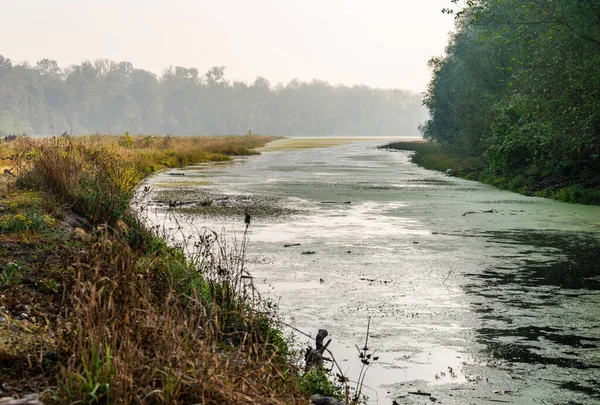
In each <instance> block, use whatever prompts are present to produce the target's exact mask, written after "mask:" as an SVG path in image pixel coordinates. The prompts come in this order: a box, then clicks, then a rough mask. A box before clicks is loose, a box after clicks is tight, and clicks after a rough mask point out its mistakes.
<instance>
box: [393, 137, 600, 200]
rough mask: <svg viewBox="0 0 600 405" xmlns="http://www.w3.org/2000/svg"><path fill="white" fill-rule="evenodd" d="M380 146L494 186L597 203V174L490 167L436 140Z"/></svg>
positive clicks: (599, 197)
mask: <svg viewBox="0 0 600 405" xmlns="http://www.w3.org/2000/svg"><path fill="white" fill-rule="evenodd" d="M382 148H384V149H395V150H407V151H412V152H414V154H413V155H412V156H411V161H412V162H413V163H416V164H418V165H419V166H422V167H424V168H426V169H430V170H437V171H446V170H447V169H452V174H453V175H454V176H459V177H462V178H464V179H468V180H477V181H480V182H482V183H486V184H491V185H493V186H495V187H498V188H502V189H507V190H510V191H514V192H517V193H521V194H524V195H529V196H538V197H546V198H552V199H555V200H559V201H564V202H571V203H579V204H592V205H600V175H599V174H598V173H595V174H594V173H581V174H579V175H570V176H566V175H560V174H556V173H555V172H541V173H538V172H537V171H535V170H531V169H530V170H529V171H528V172H525V171H522V170H519V169H518V168H515V170H514V171H511V172H499V171H492V170H490V169H489V166H488V164H487V162H486V160H485V157H483V156H481V157H465V156H463V155H460V154H458V153H454V152H452V151H451V150H449V149H447V148H444V147H442V145H440V144H439V143H437V142H394V143H391V144H388V145H384V146H382Z"/></svg>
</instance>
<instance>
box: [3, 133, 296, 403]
mask: <svg viewBox="0 0 600 405" xmlns="http://www.w3.org/2000/svg"><path fill="white" fill-rule="evenodd" d="M271 139H272V138H269V137H260V136H253V137H210V138H179V137H177V138H174V137H131V136H129V135H128V134H126V135H125V136H124V137H101V136H97V137H78V138H70V137H59V138H55V139H44V140H31V139H27V138H22V139H18V140H15V141H14V142H11V143H6V144H2V145H0V148H1V152H2V155H1V156H3V157H4V156H10V157H9V158H6V159H4V160H3V161H2V164H3V165H4V166H10V167H13V170H10V172H9V173H5V174H4V177H5V180H6V181H5V182H3V184H4V187H3V189H2V190H0V193H1V194H0V249H1V250H2V255H1V256H0V377H1V378H0V379H1V380H2V383H3V384H2V388H1V390H2V391H1V392H0V396H10V395H17V396H19V395H22V394H24V393H39V394H41V397H40V398H41V399H42V400H43V401H44V402H45V403H73V402H81V403H110V402H115V403H123V404H133V403H192V402H201V403H207V404H223V403H249V402H257V403H261V404H274V405H276V404H293V403H305V402H306V397H307V392H302V391H301V387H300V386H299V384H298V376H297V373H296V372H295V365H294V363H293V362H292V358H291V356H292V353H291V351H290V348H289V347H288V343H287V342H286V340H285V339H284V338H283V335H282V333H281V332H280V331H279V330H278V328H277V323H276V321H275V317H276V315H275V313H274V311H273V308H272V307H270V306H268V305H267V304H268V303H266V302H263V301H256V300H253V299H250V298H249V296H248V295H247V294H245V292H244V291H242V290H241V289H240V288H241V287H240V286H241V283H240V280H241V279H242V277H243V274H244V270H243V263H244V261H243V256H244V249H245V244H244V242H243V241H242V242H241V244H239V245H236V246H227V245H226V244H225V242H224V241H223V240H222V239H221V238H220V237H219V236H218V235H216V234H214V233H205V234H203V239H202V240H201V241H199V242H198V243H197V244H196V245H195V250H194V251H193V252H185V253H186V254H184V250H183V248H182V247H181V246H173V245H169V244H167V241H166V240H165V237H164V235H161V234H160V233H158V232H156V230H153V229H149V228H147V227H145V226H144V225H143V223H142V221H141V220H140V218H139V213H138V212H135V211H133V210H132V209H131V208H130V206H131V199H132V198H133V197H134V195H135V193H136V190H137V187H138V185H139V184H140V181H141V180H142V179H144V178H146V176H147V175H148V174H149V173H152V172H154V171H158V170H161V169H162V168H166V167H179V166H181V165H187V164H190V163H192V162H193V163H196V162H202V161H227V160H231V157H230V156H231V155H240V154H242V155H249V154H255V153H256V152H254V151H252V148H254V147H256V146H260V145H263V144H264V143H266V142H268V141H270V140H271ZM15 175H16V176H15Z"/></svg>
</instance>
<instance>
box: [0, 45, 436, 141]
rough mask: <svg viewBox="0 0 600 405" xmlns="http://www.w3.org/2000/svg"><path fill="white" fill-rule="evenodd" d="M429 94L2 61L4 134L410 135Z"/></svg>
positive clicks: (127, 66)
mask: <svg viewBox="0 0 600 405" xmlns="http://www.w3.org/2000/svg"><path fill="white" fill-rule="evenodd" d="M421 102H422V95H419V94H415V93H412V92H409V91H403V90H393V89H373V88H369V87H366V86H352V87H348V86H339V85H338V86H334V85H331V84H329V83H327V82H324V81H319V80H313V81H311V82H301V81H298V80H292V81H291V82H289V83H288V84H285V85H284V84H277V85H275V86H273V85H271V84H270V83H269V81H268V80H266V79H265V78H262V77H258V78H256V79H255V80H254V82H252V83H250V84H248V83H245V82H240V81H229V80H227V79H226V76H225V67H223V66H216V67H213V68H211V69H209V70H208V72H206V73H205V74H201V73H200V72H199V71H198V69H195V68H185V67H181V66H177V67H168V68H166V69H165V70H164V71H163V73H162V74H161V75H160V76H158V75H156V74H154V73H152V72H149V71H146V70H143V69H137V68H135V67H134V66H133V65H132V64H131V63H130V62H119V63H116V62H113V61H109V60H105V59H100V60H96V61H94V62H90V61H84V62H82V63H81V64H79V65H72V66H69V67H66V68H61V67H60V66H59V65H58V63H57V62H56V61H54V60H49V59H43V60H41V61H39V62H37V64H36V65H35V66H30V65H28V64H26V63H23V64H16V65H14V64H13V63H12V62H11V60H10V59H8V58H5V57H3V56H0V131H1V132H3V133H28V134H31V133H36V134H53V133H54V134H60V133H63V132H65V131H66V132H72V133H93V132H101V133H123V132H124V131H129V132H131V133H164V134H166V133H173V134H186V135H208V134H241V133H247V132H248V131H249V130H251V131H252V132H255V133H269V134H276V135H409V134H416V133H417V126H418V124H419V123H420V122H422V121H423V120H424V119H425V118H426V111H425V109H424V108H423V107H422V105H421Z"/></svg>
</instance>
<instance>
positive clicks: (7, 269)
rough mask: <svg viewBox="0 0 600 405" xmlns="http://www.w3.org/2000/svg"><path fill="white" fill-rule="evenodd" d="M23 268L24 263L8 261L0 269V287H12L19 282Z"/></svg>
mask: <svg viewBox="0 0 600 405" xmlns="http://www.w3.org/2000/svg"><path fill="white" fill-rule="evenodd" d="M21 269H22V264H17V263H14V262H8V263H6V265H4V268H3V269H2V271H0V287H10V286H11V285H14V284H16V283H18V280H19V273H20V270H21Z"/></svg>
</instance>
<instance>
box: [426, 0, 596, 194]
mask: <svg viewBox="0 0 600 405" xmlns="http://www.w3.org/2000/svg"><path fill="white" fill-rule="evenodd" d="M454 2H455V1H454ZM456 27H457V33H456V34H455V35H453V36H452V37H451V38H450V42H449V44H448V47H447V49H446V56H445V57H439V58H433V59H432V60H431V62H430V65H431V67H432V68H433V79H432V81H431V83H430V85H429V88H428V91H427V94H426V97H425V105H426V106H427V107H428V109H429V112H430V116H431V118H430V120H429V121H428V122H427V123H426V124H425V125H424V126H423V133H424V135H425V136H426V137H428V138H431V139H437V140H439V141H440V142H442V143H443V144H444V145H445V146H446V147H447V148H450V149H453V150H454V151H458V152H459V153H461V154H464V155H473V156H484V157H485V159H486V160H487V162H488V164H489V166H490V169H491V170H492V171H493V172H496V173H499V174H502V175H504V176H508V177H510V176H515V175H526V176H530V177H531V178H533V179H534V180H536V181H538V182H539V181H544V179H550V178H553V179H560V178H565V177H569V178H571V179H572V180H573V181H575V182H578V183H584V182H586V181H590V182H594V181H597V180H598V179H597V177H598V175H599V174H600V69H598V66H600V2H599V1H598V0H564V1H547V0H494V1H492V0H469V1H468V2H467V4H466V6H465V8H464V9H463V10H462V11H461V12H460V13H458V15H457V17H456Z"/></svg>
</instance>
